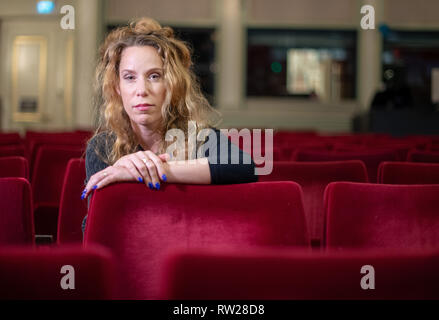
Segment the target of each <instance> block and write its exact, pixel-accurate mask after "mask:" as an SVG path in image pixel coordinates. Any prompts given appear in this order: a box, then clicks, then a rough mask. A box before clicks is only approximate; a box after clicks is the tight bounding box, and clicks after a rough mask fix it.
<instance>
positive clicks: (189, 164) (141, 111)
mask: <svg viewBox="0 0 439 320" xmlns="http://www.w3.org/2000/svg"><path fill="white" fill-rule="evenodd" d="M100 53H101V55H100V61H99V65H98V68H97V82H98V87H99V90H100V92H99V96H100V99H101V102H102V103H100V106H99V123H100V125H99V126H98V129H97V130H96V132H95V134H94V136H93V137H92V138H91V140H90V141H89V143H88V146H87V151H86V171H87V185H86V188H85V189H84V191H83V193H82V195H81V198H82V199H84V198H86V197H87V196H89V195H90V194H91V192H93V191H94V190H96V189H101V188H103V187H105V186H107V185H109V184H111V183H115V182H121V181H138V182H141V183H145V185H146V186H148V187H149V188H150V189H152V190H154V189H155V190H159V189H160V184H161V183H163V182H168V183H191V184H210V183H211V184H225V183H242V182H254V181H257V176H256V175H255V166H254V163H253V161H252V160H251V158H250V156H249V155H248V154H246V153H243V152H242V151H241V150H239V149H238V148H237V147H236V146H235V145H232V144H231V143H230V142H229V141H228V140H227V139H225V140H224V136H223V135H222V134H221V133H220V132H219V131H218V130H216V129H215V130H210V131H209V128H211V125H210V123H209V121H208V116H209V112H210V111H212V109H211V107H210V106H209V103H208V102H207V100H206V99H205V98H204V96H203V95H202V94H201V92H200V89H199V86H198V84H197V82H196V80H195V76H194V74H193V71H192V69H191V65H192V62H191V56H190V51H189V49H188V48H187V46H186V45H185V43H184V42H182V41H180V40H178V39H176V38H174V35H173V30H172V29H171V28H169V27H164V28H162V27H161V26H160V24H159V23H157V22H156V21H154V20H152V19H148V18H142V19H140V20H138V21H136V22H133V23H131V24H130V25H129V26H126V27H122V28H118V29H116V30H114V31H112V32H111V33H110V34H109V35H108V36H107V38H106V40H105V42H104V44H103V46H102V47H101V51H100ZM193 125H195V126H196V128H197V129H202V130H203V129H205V130H204V133H206V132H208V133H209V134H207V137H206V139H205V140H204V141H203V140H202V141H201V142H205V143H204V144H202V145H201V144H200V143H199V144H198V145H197V146H196V150H198V152H197V160H196V161H194V160H192V161H188V159H192V158H191V157H190V154H191V152H190V150H192V149H193V148H192V149H191V148H190V145H191V142H193V141H189V140H190V139H189V136H190V134H191V130H192V129H191V127H193ZM176 130H177V132H181V133H183V136H184V137H185V138H184V141H181V139H180V140H179V141H177V142H178V143H177V142H174V141H173V140H172V139H171V138H172V135H171V134H170V133H172V132H175V131H176ZM170 137H171V138H170ZM209 141H210V142H211V143H210V145H209V148H206V147H205V146H206V145H208V143H209ZM224 141H227V142H226V144H224ZM212 142H214V143H216V144H217V145H216V146H212ZM220 142H223V143H222V144H220ZM176 145H177V146H178V148H176V147H175V146H176ZM215 149H216V152H215ZM169 150H174V152H173V154H172V152H170V151H169ZM167 151H168V152H167ZM200 151H201V153H200ZM176 154H178V155H179V156H176ZM182 154H183V155H184V157H181V155H182ZM237 157H239V159H240V161H239V163H238V164H232V163H231V162H233V161H230V160H231V159H233V158H235V159H238V158H237ZM174 158H177V159H179V160H175V159H174ZM220 159H221V161H220ZM224 159H226V160H228V161H224Z"/></svg>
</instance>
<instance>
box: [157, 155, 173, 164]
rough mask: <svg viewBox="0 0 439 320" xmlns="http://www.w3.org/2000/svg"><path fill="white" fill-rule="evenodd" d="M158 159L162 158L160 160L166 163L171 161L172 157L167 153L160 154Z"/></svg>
mask: <svg viewBox="0 0 439 320" xmlns="http://www.w3.org/2000/svg"><path fill="white" fill-rule="evenodd" d="M158 157H159V158H160V160H162V161H165V162H167V161H169V160H171V156H170V155H169V154H167V153H162V154H159V156H158Z"/></svg>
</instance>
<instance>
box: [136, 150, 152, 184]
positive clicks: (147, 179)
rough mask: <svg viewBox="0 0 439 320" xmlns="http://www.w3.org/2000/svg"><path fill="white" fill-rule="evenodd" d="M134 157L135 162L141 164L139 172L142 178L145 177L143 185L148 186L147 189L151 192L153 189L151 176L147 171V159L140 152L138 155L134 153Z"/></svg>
mask: <svg viewBox="0 0 439 320" xmlns="http://www.w3.org/2000/svg"><path fill="white" fill-rule="evenodd" d="M136 157H137V160H138V161H139V163H141V165H140V167H141V171H142V174H143V176H144V177H145V184H146V185H147V186H148V188H150V189H151V190H153V189H154V182H153V179H152V177H151V174H150V172H149V169H148V165H147V164H148V161H149V159H148V157H145V154H144V152H142V151H140V152H138V153H136Z"/></svg>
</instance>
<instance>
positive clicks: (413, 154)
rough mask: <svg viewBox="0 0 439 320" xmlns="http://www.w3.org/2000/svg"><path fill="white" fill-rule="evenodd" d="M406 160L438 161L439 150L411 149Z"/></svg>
mask: <svg viewBox="0 0 439 320" xmlns="http://www.w3.org/2000/svg"><path fill="white" fill-rule="evenodd" d="M407 161H409V162H430V163H439V151H420V150H412V151H410V152H409V154H408V155H407Z"/></svg>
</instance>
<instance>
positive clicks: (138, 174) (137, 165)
mask: <svg viewBox="0 0 439 320" xmlns="http://www.w3.org/2000/svg"><path fill="white" fill-rule="evenodd" d="M142 167H143V163H142V161H138V159H137V157H136V156H133V157H131V158H130V161H129V162H128V165H127V166H125V168H127V169H128V170H129V172H130V174H131V176H132V177H133V179H134V180H135V181H138V182H145V183H147V182H148V181H149V180H150V178H149V175H148V174H147V172H146V170H144V169H143V168H142ZM142 171H143V172H142Z"/></svg>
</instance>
